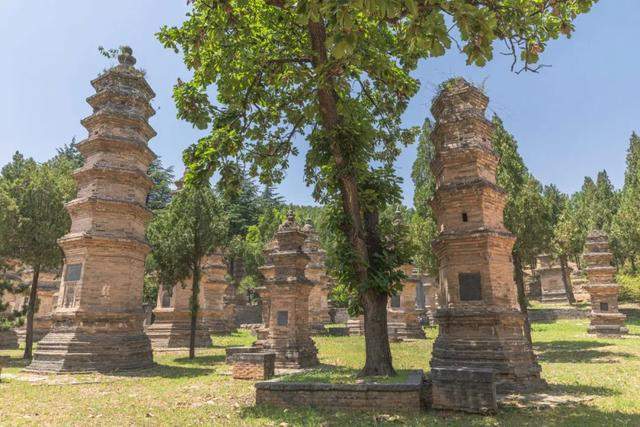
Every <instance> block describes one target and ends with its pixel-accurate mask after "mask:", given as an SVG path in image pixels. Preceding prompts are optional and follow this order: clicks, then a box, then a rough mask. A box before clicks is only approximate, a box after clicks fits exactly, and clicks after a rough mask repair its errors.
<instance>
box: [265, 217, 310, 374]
mask: <svg viewBox="0 0 640 427" xmlns="http://www.w3.org/2000/svg"><path fill="white" fill-rule="evenodd" d="M306 238H307V235H306V233H304V232H303V231H302V230H301V229H300V227H299V225H298V224H296V222H295V218H294V215H293V212H289V213H288V214H287V219H286V221H285V222H284V223H283V224H282V225H280V227H279V228H278V231H277V232H276V235H275V237H274V239H273V240H272V241H271V243H269V245H268V249H267V251H266V263H265V265H264V266H262V267H260V271H261V273H262V275H263V276H264V288H265V289H264V290H263V291H262V292H261V293H260V296H261V297H262V296H265V297H266V298H265V299H264V300H263V302H266V303H267V304H268V308H267V311H266V315H265V319H264V320H265V326H266V337H264V339H261V340H259V341H258V343H257V345H258V346H260V347H262V348H264V349H265V350H271V351H273V352H275V353H276V366H277V367H279V368H305V367H309V366H314V365H317V364H318V358H317V349H316V346H315V344H314V342H313V340H312V339H311V336H310V331H309V293H310V292H311V288H312V287H313V284H312V282H310V281H309V280H307V278H306V277H305V274H304V273H305V267H306V265H307V263H308V262H309V257H308V256H307V255H306V254H305V253H304V252H303V251H302V247H303V244H304V241H305V239H306Z"/></svg>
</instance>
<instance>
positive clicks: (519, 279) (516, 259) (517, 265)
mask: <svg viewBox="0 0 640 427" xmlns="http://www.w3.org/2000/svg"><path fill="white" fill-rule="evenodd" d="M513 267H514V269H515V276H516V288H517V289H518V304H519V305H520V311H522V314H523V315H524V334H525V336H526V337H527V341H529V344H530V345H533V340H532V339H531V323H530V322H529V310H528V309H527V295H526V293H525V291H524V273H523V271H522V260H521V259H520V256H519V255H517V254H515V253H514V254H513Z"/></svg>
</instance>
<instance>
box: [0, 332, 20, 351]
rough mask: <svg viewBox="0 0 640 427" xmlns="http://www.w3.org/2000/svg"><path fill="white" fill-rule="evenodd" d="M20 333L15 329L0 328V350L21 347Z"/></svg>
mask: <svg viewBox="0 0 640 427" xmlns="http://www.w3.org/2000/svg"><path fill="white" fill-rule="evenodd" d="M19 347H20V345H19V343H18V333H17V332H16V331H15V330H13V329H0V350H14V349H16V348H19Z"/></svg>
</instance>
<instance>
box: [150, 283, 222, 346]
mask: <svg viewBox="0 0 640 427" xmlns="http://www.w3.org/2000/svg"><path fill="white" fill-rule="evenodd" d="M190 298H191V278H188V279H186V280H185V281H184V282H183V283H176V284H175V285H174V286H173V288H171V289H165V288H164V287H162V286H161V287H160V289H159V290H158V303H157V305H156V308H154V309H153V315H154V321H153V323H152V324H150V325H148V326H147V328H146V332H147V335H148V336H149V338H150V339H151V345H152V346H153V351H154V352H155V351H174V350H178V349H188V348H189V343H190V341H191V310H190V308H189V300H190ZM199 299H200V300H202V289H201V290H200V298H199ZM195 338H196V340H195V346H196V347H199V348H207V347H211V345H212V342H211V335H210V334H209V330H208V329H207V328H206V327H205V326H204V325H203V323H202V312H201V311H199V312H198V322H197V324H196V337H195Z"/></svg>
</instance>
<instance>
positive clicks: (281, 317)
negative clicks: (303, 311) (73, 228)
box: [277, 311, 289, 326]
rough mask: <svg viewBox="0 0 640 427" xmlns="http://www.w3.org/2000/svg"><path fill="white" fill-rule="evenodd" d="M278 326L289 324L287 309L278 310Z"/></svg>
mask: <svg viewBox="0 0 640 427" xmlns="http://www.w3.org/2000/svg"><path fill="white" fill-rule="evenodd" d="M277 317H278V319H277V321H278V326H287V325H288V324H289V312H288V311H279V312H278V316H277Z"/></svg>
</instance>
